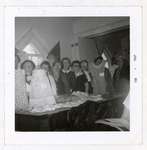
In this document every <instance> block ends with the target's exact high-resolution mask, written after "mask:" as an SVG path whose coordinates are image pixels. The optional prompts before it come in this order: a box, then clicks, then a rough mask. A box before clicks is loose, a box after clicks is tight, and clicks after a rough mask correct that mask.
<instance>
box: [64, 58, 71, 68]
mask: <svg viewBox="0 0 147 150" xmlns="http://www.w3.org/2000/svg"><path fill="white" fill-rule="evenodd" d="M69 67H70V64H69V61H68V60H64V61H63V69H66V70H67V69H69Z"/></svg>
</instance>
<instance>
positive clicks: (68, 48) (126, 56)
mask: <svg viewBox="0 0 147 150" xmlns="http://www.w3.org/2000/svg"><path fill="white" fill-rule="evenodd" d="M14 22H15V43H14V45H15V47H14V49H15V50H14V51H15V53H14V55H15V62H14V68H15V111H14V112H15V131H16V132H33V131H35V132H39V131H42V132H53V131H54V132H63V131H64V132H74V131H75V132H76V131H79V132H82V131H96V132H101V131H107V132H110V131H117V132H119V131H121V132H122V131H124V132H127V131H130V17H129V16H101V17H96V16H95V17H86V16H85V17H80V16H79V17H67V16H66V17H39V16H38V17H30V16H29V17H15V20H14ZM134 57H135V56H134ZM134 59H135V58H134ZM136 80H137V79H136Z"/></svg>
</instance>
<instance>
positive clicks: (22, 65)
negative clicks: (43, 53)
mask: <svg viewBox="0 0 147 150" xmlns="http://www.w3.org/2000/svg"><path fill="white" fill-rule="evenodd" d="M27 62H29V63H31V64H32V66H33V69H35V67H36V66H35V64H34V62H33V61H31V60H25V61H24V62H23V63H22V64H21V66H20V67H21V69H23V67H24V65H25V63H27Z"/></svg>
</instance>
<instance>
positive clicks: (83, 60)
mask: <svg viewBox="0 0 147 150" xmlns="http://www.w3.org/2000/svg"><path fill="white" fill-rule="evenodd" d="M83 62H85V63H86V64H87V65H88V61H87V60H86V59H84V60H81V62H80V64H82V63H83Z"/></svg>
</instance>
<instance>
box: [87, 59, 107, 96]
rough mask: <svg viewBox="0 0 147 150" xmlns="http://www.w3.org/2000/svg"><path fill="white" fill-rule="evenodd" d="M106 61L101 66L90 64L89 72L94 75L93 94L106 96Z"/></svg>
mask: <svg viewBox="0 0 147 150" xmlns="http://www.w3.org/2000/svg"><path fill="white" fill-rule="evenodd" d="M105 63H106V62H105V61H104V60H103V61H102V63H101V64H100V65H95V64H94V63H92V64H90V66H89V71H90V73H91V75H92V87H93V94H94V95H99V94H105V92H106V80H105Z"/></svg>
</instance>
